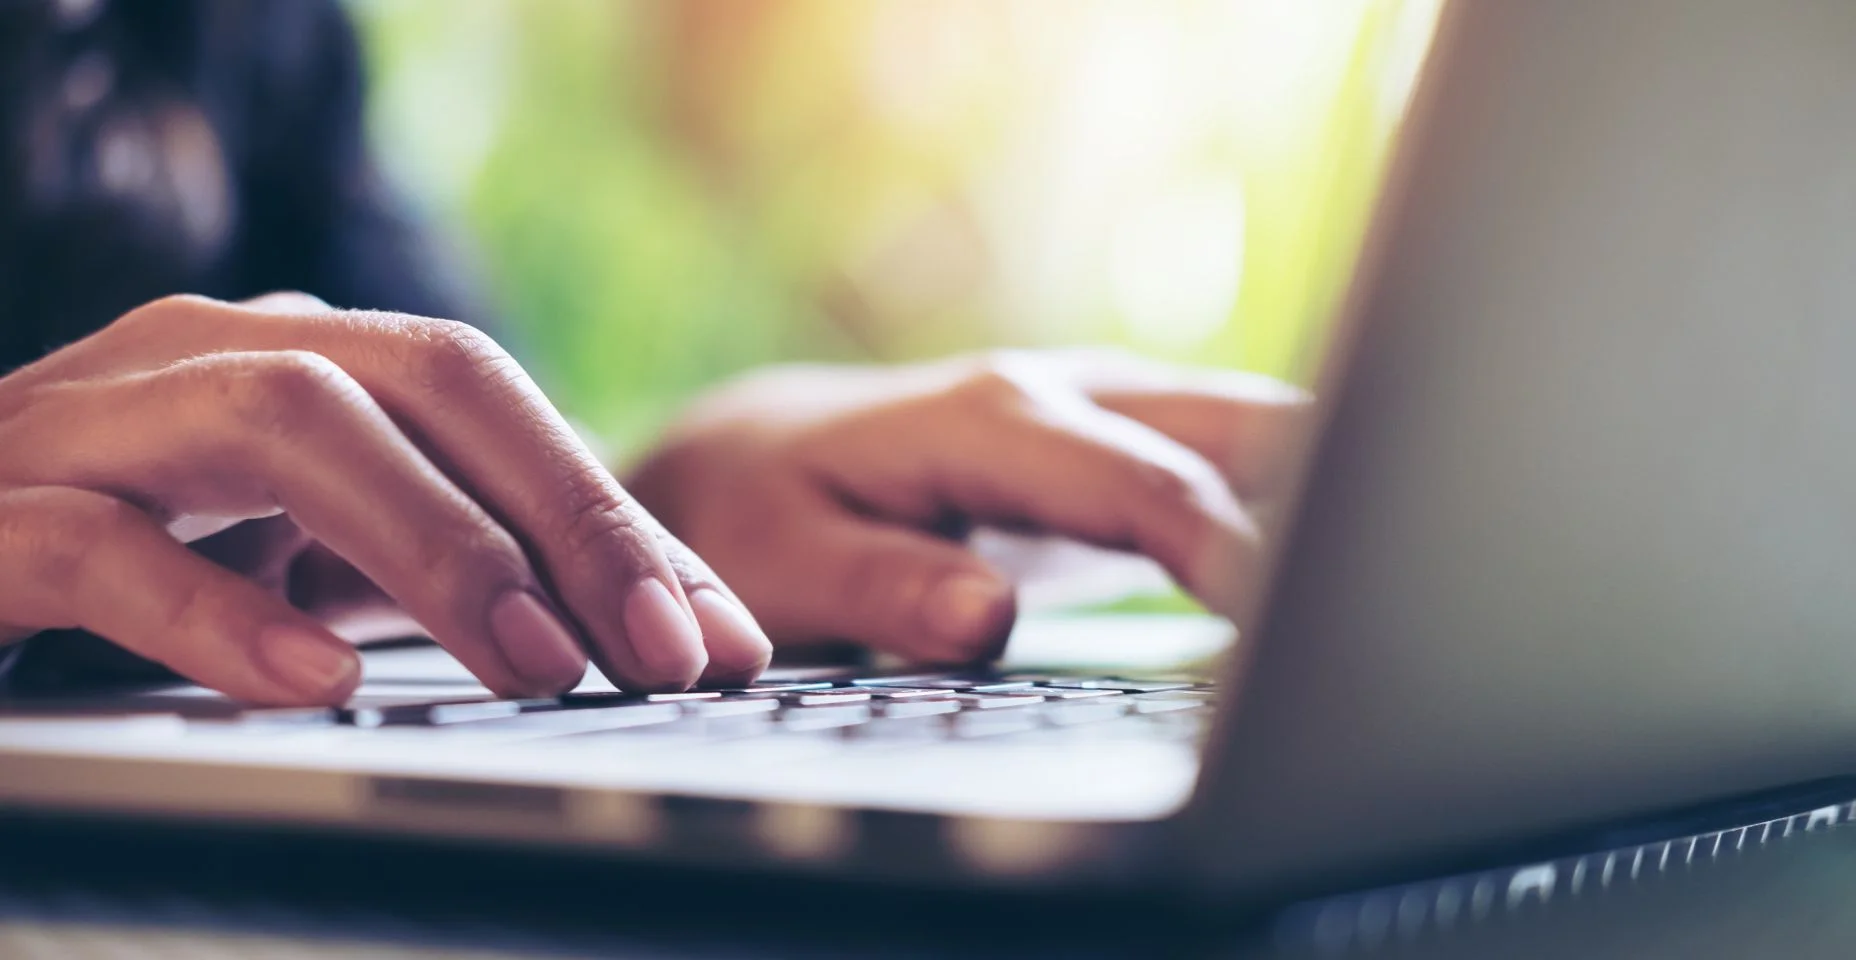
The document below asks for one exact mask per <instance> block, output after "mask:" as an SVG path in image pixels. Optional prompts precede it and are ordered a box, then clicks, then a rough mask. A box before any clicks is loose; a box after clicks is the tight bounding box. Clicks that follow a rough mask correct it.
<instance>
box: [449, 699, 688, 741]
mask: <svg viewBox="0 0 1856 960" xmlns="http://www.w3.org/2000/svg"><path fill="white" fill-rule="evenodd" d="M681 716H683V710H682V708H681V707H680V706H679V705H678V704H674V703H635V704H628V705H626V706H621V707H587V708H584V709H580V710H553V711H548V712H544V713H522V714H517V715H515V716H509V717H497V718H490V719H484V720H477V721H474V722H470V723H457V724H453V725H451V726H449V727H447V728H446V729H450V730H464V731H469V732H471V733H497V734H505V733H520V734H524V735H529V734H533V735H536V736H544V737H565V736H573V735H575V734H582V733H603V732H606V731H610V730H624V729H629V728H632V727H644V726H651V725H655V724H662V723H669V722H671V721H673V720H676V719H678V718H679V717H681Z"/></svg>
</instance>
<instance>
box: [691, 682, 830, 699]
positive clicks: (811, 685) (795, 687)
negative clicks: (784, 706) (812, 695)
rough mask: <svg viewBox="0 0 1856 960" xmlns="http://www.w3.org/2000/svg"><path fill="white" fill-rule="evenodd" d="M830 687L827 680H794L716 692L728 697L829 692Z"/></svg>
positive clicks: (724, 688)
mask: <svg viewBox="0 0 1856 960" xmlns="http://www.w3.org/2000/svg"><path fill="white" fill-rule="evenodd" d="M832 686H833V685H832V683H831V682H830V681H827V680H817V681H804V682H801V681H797V680H796V681H793V682H792V683H757V684H754V685H752V686H747V687H723V688H721V689H720V690H718V691H717V692H718V693H724V694H728V695H730V696H733V695H736V694H759V693H798V692H799V691H802V690H830V689H831V688H832Z"/></svg>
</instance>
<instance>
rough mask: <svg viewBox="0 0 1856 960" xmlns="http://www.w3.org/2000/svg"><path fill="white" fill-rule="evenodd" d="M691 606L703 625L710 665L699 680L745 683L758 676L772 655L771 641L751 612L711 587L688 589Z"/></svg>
mask: <svg viewBox="0 0 1856 960" xmlns="http://www.w3.org/2000/svg"><path fill="white" fill-rule="evenodd" d="M689 598H690V609H691V610H694V611H695V613H696V623H697V626H699V627H700V628H701V629H702V638H703V644H704V646H705V647H706V648H707V649H708V651H709V665H708V668H707V669H706V670H705V671H704V672H703V675H702V678H701V681H700V682H702V683H704V684H707V685H723V684H747V683H751V682H753V681H754V679H755V678H757V677H759V676H760V675H761V673H762V672H763V671H765V670H766V669H767V664H768V663H769V662H770V661H772V659H773V641H771V640H769V639H767V633H766V631H764V630H762V629H761V627H760V624H759V623H758V622H756V621H755V619H754V617H753V615H751V614H749V613H748V611H747V610H746V609H744V608H742V606H741V605H740V604H738V603H736V602H735V601H734V600H732V599H730V598H728V597H726V596H724V595H723V594H722V592H721V591H720V590H716V589H715V588H713V587H700V588H698V589H696V590H693V591H691V592H690V595H689Z"/></svg>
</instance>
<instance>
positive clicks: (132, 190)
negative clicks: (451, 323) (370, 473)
mask: <svg viewBox="0 0 1856 960" xmlns="http://www.w3.org/2000/svg"><path fill="white" fill-rule="evenodd" d="M362 88H363V82H362V76H361V64H360V57H359V53H358V50H357V47H356V43H355V38H354V35H353V30H352V28H351V26H350V24H349V23H348V20H347V19H346V17H345V15H344V13H343V12H342V9H341V7H340V6H339V4H338V3H336V2H335V0H164V2H161V3H110V2H107V0H0V373H4V372H5V371H7V370H10V369H12V368H14V367H17V366H19V365H22V364H25V363H28V362H31V361H32V360H34V359H36V358H37V357H39V356H40V355H42V354H43V353H45V352H46V351H47V350H49V349H51V348H55V347H57V346H61V345H63V344H65V343H68V342H70V341H72V340H76V339H78V338H80V337H82V336H84V335H86V334H88V333H90V332H91V331H93V330H95V329H96V328H97V327H99V326H101V325H103V324H106V323H108V322H109V321H111V320H112V319H114V318H115V317H117V316H119V315H121V314H122V313H124V312H126V311H128V310H129V309H131V308H133V307H135V306H137V305H139V304H141V303H144V302H147V301H149V300H152V299H155V298H158V297H161V296H164V295H167V294H173V293H202V294H207V295H210V296H216V297H222V298H244V297H249V296H254V295H257V294H260V293H264V292H267V291H273V290H281V289H294V290H303V291H307V292H310V293H313V294H316V295H317V296H320V297H322V298H323V299H324V300H327V301H329V302H330V303H333V304H336V305H339V306H344V307H358V308H370V309H390V310H400V311H405V312H410V313H418V314H424V315H429V316H448V317H453V318H461V319H472V318H471V317H470V316H467V315H466V314H468V313H469V312H470V311H467V310H465V309H464V307H463V305H462V304H461V302H460V301H459V299H458V297H456V296H455V295H454V294H453V290H452V287H453V286H454V285H453V284H451V283H450V282H449V281H448V279H447V278H441V277H440V276H439V273H440V271H439V270H438V269H437V263H438V260H437V259H436V258H435V257H434V256H433V255H432V253H431V252H430V251H429V250H428V249H427V248H426V247H425V246H424V244H423V240H422V238H421V237H420V236H419V235H418V234H417V232H416V231H415V230H414V229H413V228H412V227H411V226H410V224H409V223H408V221H407V220H406V219H405V218H404V217H403V216H402V215H401V214H400V212H399V211H398V210H397V209H396V206H395V204H394V203H393V201H392V200H391V198H390V197H389V196H388V194H387V191H386V190H385V189H384V187H383V186H382V184H381V182H380V179H379V177H378V176H377V174H376V172H375V168H374V165H373V163H372V162H371V160H370V158H369V157H368V156H367V151H366V148H365V144H364V142H363V135H362V125H361V117H362V113H361V110H362Z"/></svg>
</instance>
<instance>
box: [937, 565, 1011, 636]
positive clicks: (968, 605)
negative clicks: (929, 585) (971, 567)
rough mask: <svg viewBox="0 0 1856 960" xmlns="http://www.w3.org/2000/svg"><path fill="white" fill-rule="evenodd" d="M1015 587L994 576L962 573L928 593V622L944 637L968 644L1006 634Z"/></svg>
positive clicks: (1009, 622)
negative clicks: (1013, 588)
mask: <svg viewBox="0 0 1856 960" xmlns="http://www.w3.org/2000/svg"><path fill="white" fill-rule="evenodd" d="M1012 610H1013V597H1012V588H1011V586H1010V585H1008V584H1006V583H1003V582H1001V581H1000V580H998V579H997V578H995V577H989V576H985V575H983V574H977V573H962V574H956V575H955V576H952V577H949V578H947V579H946V580H943V581H941V583H940V585H938V586H936V587H935V588H934V592H932V593H930V594H929V595H928V625H929V627H930V628H931V629H933V630H934V631H935V632H936V633H938V634H940V635H941V638H942V639H944V640H947V641H950V642H953V643H958V644H963V645H964V644H968V643H975V642H978V641H981V640H986V639H991V638H994V637H997V636H999V635H1001V634H1003V633H1004V632H1005V631H1006V629H1007V628H1009V627H1010V625H1011V617H1012Z"/></svg>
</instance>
